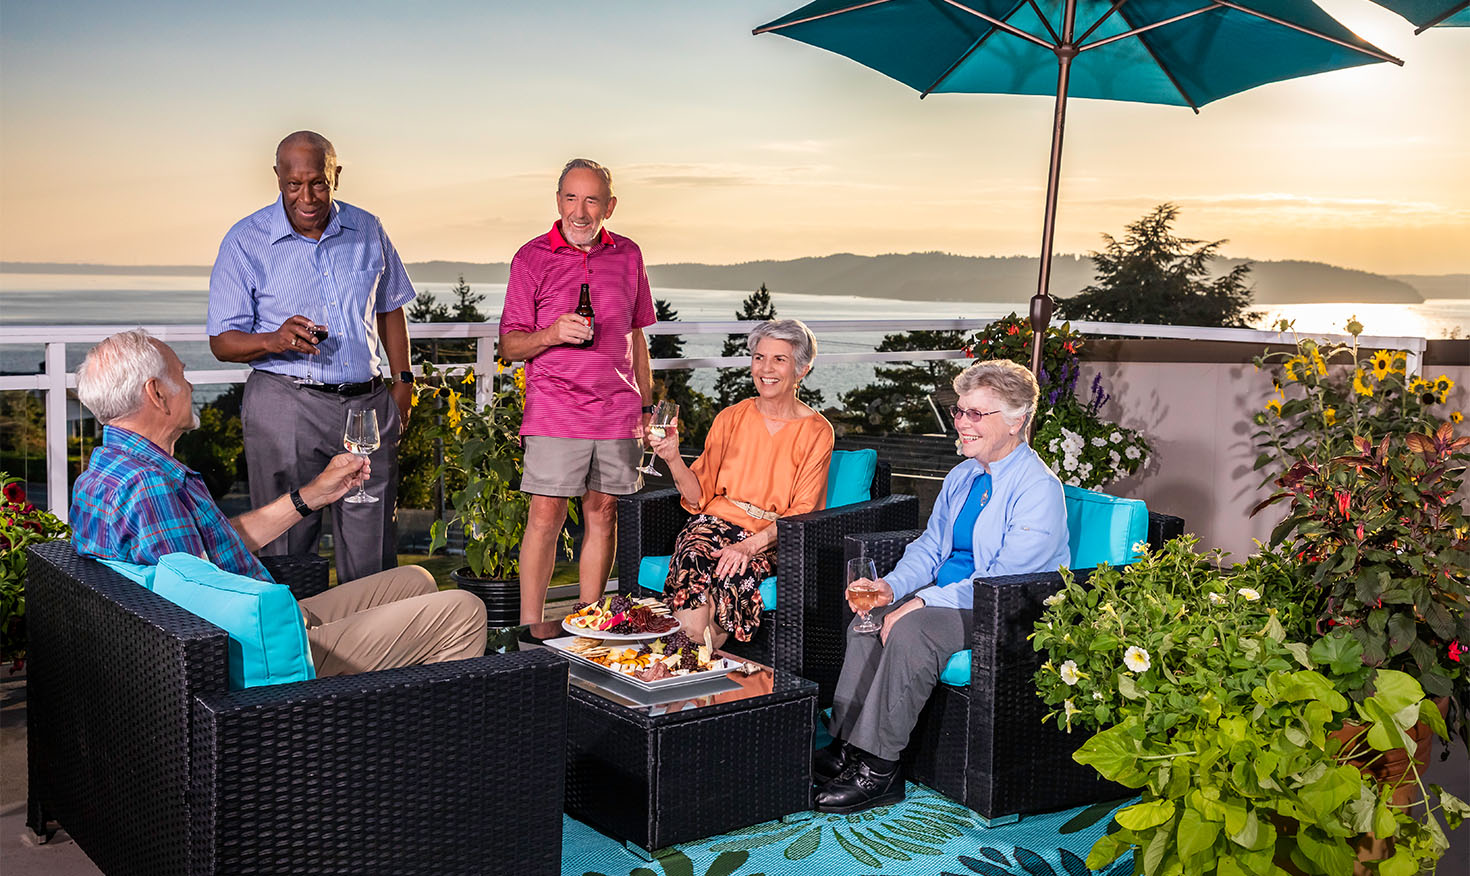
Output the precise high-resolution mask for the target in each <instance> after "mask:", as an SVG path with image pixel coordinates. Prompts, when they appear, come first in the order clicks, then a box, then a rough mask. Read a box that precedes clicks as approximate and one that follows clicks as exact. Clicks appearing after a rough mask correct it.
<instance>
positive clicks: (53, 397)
mask: <svg viewBox="0 0 1470 876" xmlns="http://www.w3.org/2000/svg"><path fill="white" fill-rule="evenodd" d="M45 384H46V386H45V389H46V503H47V510H48V511H50V512H51V513H52V514H55V515H56V517H57V518H58V519H60V520H61V522H62V523H65V522H66V521H67V516H66V514H67V510H68V505H70V503H69V502H68V501H67V495H68V494H69V492H70V491H69V490H68V489H67V487H68V484H67V480H66V476H67V459H66V344H65V343H62V342H60V341H53V342H51V343H48V344H47V345H46V375H45Z"/></svg>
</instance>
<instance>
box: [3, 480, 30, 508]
mask: <svg viewBox="0 0 1470 876" xmlns="http://www.w3.org/2000/svg"><path fill="white" fill-rule="evenodd" d="M5 500H6V501H7V502H14V503H15V504H17V505H19V504H21V503H22V502H24V501H25V500H26V488H25V485H24V484H22V483H21V482H20V481H15V482H13V483H9V484H6V485H5Z"/></svg>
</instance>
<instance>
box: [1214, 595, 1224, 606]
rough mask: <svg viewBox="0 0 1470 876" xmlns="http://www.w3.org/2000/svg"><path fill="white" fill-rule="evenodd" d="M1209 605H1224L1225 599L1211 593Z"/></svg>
mask: <svg viewBox="0 0 1470 876" xmlns="http://www.w3.org/2000/svg"><path fill="white" fill-rule="evenodd" d="M1210 604H1211V605H1224V604H1225V597H1223V596H1221V595H1220V594H1218V593H1211V594H1210Z"/></svg>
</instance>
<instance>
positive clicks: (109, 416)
mask: <svg viewBox="0 0 1470 876" xmlns="http://www.w3.org/2000/svg"><path fill="white" fill-rule="evenodd" d="M149 380H157V381H159V382H160V383H162V384H163V385H165V386H167V387H168V388H169V390H170V391H174V390H177V389H178V385H177V384H175V383H174V381H173V380H171V379H170V378H169V375H168V360H167V359H165V358H164V355H163V351H162V350H161V349H160V348H159V345H158V344H156V343H154V340H153V336H152V335H150V334H148V332H147V331H146V330H144V329H141V328H136V329H133V330H132V331H126V332H118V333H117V334H115V335H112V336H111V337H108V338H105V339H103V341H102V342H101V343H100V344H98V345H97V346H95V347H93V348H92V349H91V350H88V351H87V358H86V359H85V360H83V362H82V364H81V365H80V366H78V367H77V398H79V399H81V400H82V404H84V405H86V406H87V410H89V411H91V412H92V416H94V417H96V418H97V422H99V423H102V424H103V425H106V424H108V423H111V422H113V421H114V420H120V419H122V418H123V417H126V416H128V415H130V414H133V413H136V412H137V411H138V409H139V408H141V407H142V406H143V389H144V388H145V387H146V386H147V385H148V381H149Z"/></svg>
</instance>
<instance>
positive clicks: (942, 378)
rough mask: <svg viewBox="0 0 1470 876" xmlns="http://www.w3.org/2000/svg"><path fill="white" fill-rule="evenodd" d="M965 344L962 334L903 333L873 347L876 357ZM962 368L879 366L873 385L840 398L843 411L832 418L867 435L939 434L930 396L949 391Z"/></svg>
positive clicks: (943, 363) (941, 363) (948, 363)
mask: <svg viewBox="0 0 1470 876" xmlns="http://www.w3.org/2000/svg"><path fill="white" fill-rule="evenodd" d="M964 343H965V338H964V333H963V332H933V331H919V332H903V333H901V334H896V335H885V336H884V337H883V341H882V343H880V344H878V346H877V348H876V349H877V351H878V352H880V353H897V352H905V351H910V350H944V349H959V348H960V347H961V346H963V345H964ZM961 367H962V365H961V364H960V363H959V362H955V361H952V360H932V361H921V362H910V363H907V364H902V365H900V364H892V365H883V366H879V367H878V368H876V369H874V371H873V376H874V381H873V382H872V383H870V384H868V385H866V386H859V387H856V388H854V389H850V390H848V391H847V392H845V393H843V394H842V412H841V413H840V414H837V415H836V417H837V419H838V420H839V421H840V422H841V423H842V425H844V426H846V427H848V428H851V429H855V430H858V431H861V432H866V433H868V434H885V433H890V432H919V433H924V432H938V431H943V430H944V428H945V423H944V421H943V419H942V414H943V412H942V411H941V412H940V413H941V418H940V419H939V420H936V419H935V413H934V411H935V406H934V405H931V404H930V398H931V397H932V396H933V395H934V394H935V393H936V392H939V391H941V390H947V389H949V388H950V381H952V380H953V379H954V376H955V375H956V374H958V373H959V371H960V368H961ZM936 404H937V403H936Z"/></svg>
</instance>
